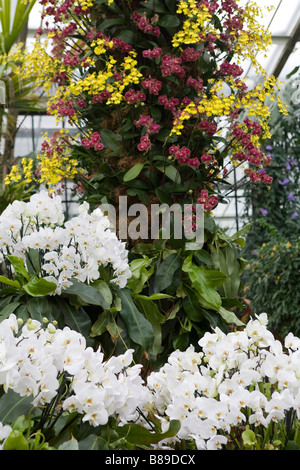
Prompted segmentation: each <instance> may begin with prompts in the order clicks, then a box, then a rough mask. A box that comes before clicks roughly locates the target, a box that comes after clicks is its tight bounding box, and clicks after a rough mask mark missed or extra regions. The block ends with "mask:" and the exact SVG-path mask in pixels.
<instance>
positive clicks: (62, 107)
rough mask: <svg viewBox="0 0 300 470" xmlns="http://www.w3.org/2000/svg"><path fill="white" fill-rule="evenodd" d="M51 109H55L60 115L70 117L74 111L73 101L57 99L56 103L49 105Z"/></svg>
mask: <svg viewBox="0 0 300 470" xmlns="http://www.w3.org/2000/svg"><path fill="white" fill-rule="evenodd" d="M50 109H51V110H53V111H54V110H56V111H57V112H58V114H59V115H60V116H64V117H71V116H74V114H75V113H76V111H75V109H74V105H73V102H72V101H71V100H68V101H64V100H62V99H60V100H58V101H57V103H53V104H51V106H50Z"/></svg>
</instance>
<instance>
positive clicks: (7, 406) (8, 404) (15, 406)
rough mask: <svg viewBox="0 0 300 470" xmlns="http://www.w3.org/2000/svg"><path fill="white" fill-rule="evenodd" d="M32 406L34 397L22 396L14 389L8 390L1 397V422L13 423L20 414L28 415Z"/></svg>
mask: <svg viewBox="0 0 300 470" xmlns="http://www.w3.org/2000/svg"><path fill="white" fill-rule="evenodd" d="M32 407H33V406H32V397H27V396H25V397H21V396H20V395H19V394H18V393H16V392H14V391H13V390H8V392H7V393H5V394H4V395H2V397H1V399H0V422H1V423H3V424H11V423H13V422H14V421H15V420H16V419H17V418H19V416H21V415H25V416H26V415H28V413H29V411H30V410H31V408H32Z"/></svg>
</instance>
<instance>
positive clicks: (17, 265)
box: [6, 255, 30, 281]
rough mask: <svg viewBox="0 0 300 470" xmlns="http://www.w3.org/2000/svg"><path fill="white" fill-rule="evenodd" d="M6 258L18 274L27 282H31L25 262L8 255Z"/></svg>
mask: <svg viewBox="0 0 300 470" xmlns="http://www.w3.org/2000/svg"><path fill="white" fill-rule="evenodd" d="M6 258H7V259H8V261H9V262H10V263H11V265H12V266H13V268H14V270H15V271H16V273H18V274H21V276H23V277H24V278H25V279H26V280H27V281H29V279H30V276H29V274H28V271H27V269H26V267H25V263H24V261H23V260H22V259H21V258H18V257H17V256H13V255H6Z"/></svg>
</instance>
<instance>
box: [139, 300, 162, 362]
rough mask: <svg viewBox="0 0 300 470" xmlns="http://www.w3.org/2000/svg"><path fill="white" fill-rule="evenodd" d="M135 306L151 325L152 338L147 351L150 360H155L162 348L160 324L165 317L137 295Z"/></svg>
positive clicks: (149, 301)
mask: <svg viewBox="0 0 300 470" xmlns="http://www.w3.org/2000/svg"><path fill="white" fill-rule="evenodd" d="M136 305H137V307H138V309H139V311H140V312H141V313H143V315H144V317H145V318H147V320H148V321H149V322H150V323H151V325H152V329H153V334H154V338H153V341H152V344H151V346H150V348H149V350H148V353H149V356H150V359H153V360H155V359H156V358H157V356H158V354H159V353H160V350H161V346H162V328H161V324H162V323H164V322H165V317H164V315H162V314H161V313H160V311H159V309H158V307H157V305H156V304H155V303H154V302H153V301H152V300H150V298H147V297H146V296H142V295H139V296H138V298H136Z"/></svg>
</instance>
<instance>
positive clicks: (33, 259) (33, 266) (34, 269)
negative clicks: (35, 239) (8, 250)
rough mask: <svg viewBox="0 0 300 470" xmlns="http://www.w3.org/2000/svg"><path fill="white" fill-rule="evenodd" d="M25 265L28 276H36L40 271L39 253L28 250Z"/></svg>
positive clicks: (31, 249)
mask: <svg viewBox="0 0 300 470" xmlns="http://www.w3.org/2000/svg"><path fill="white" fill-rule="evenodd" d="M26 265H27V267H28V272H29V274H30V275H34V274H38V273H39V272H40V270H41V262H40V251H39V250H34V249H33V248H29V250H28V251H27V252H26Z"/></svg>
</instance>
